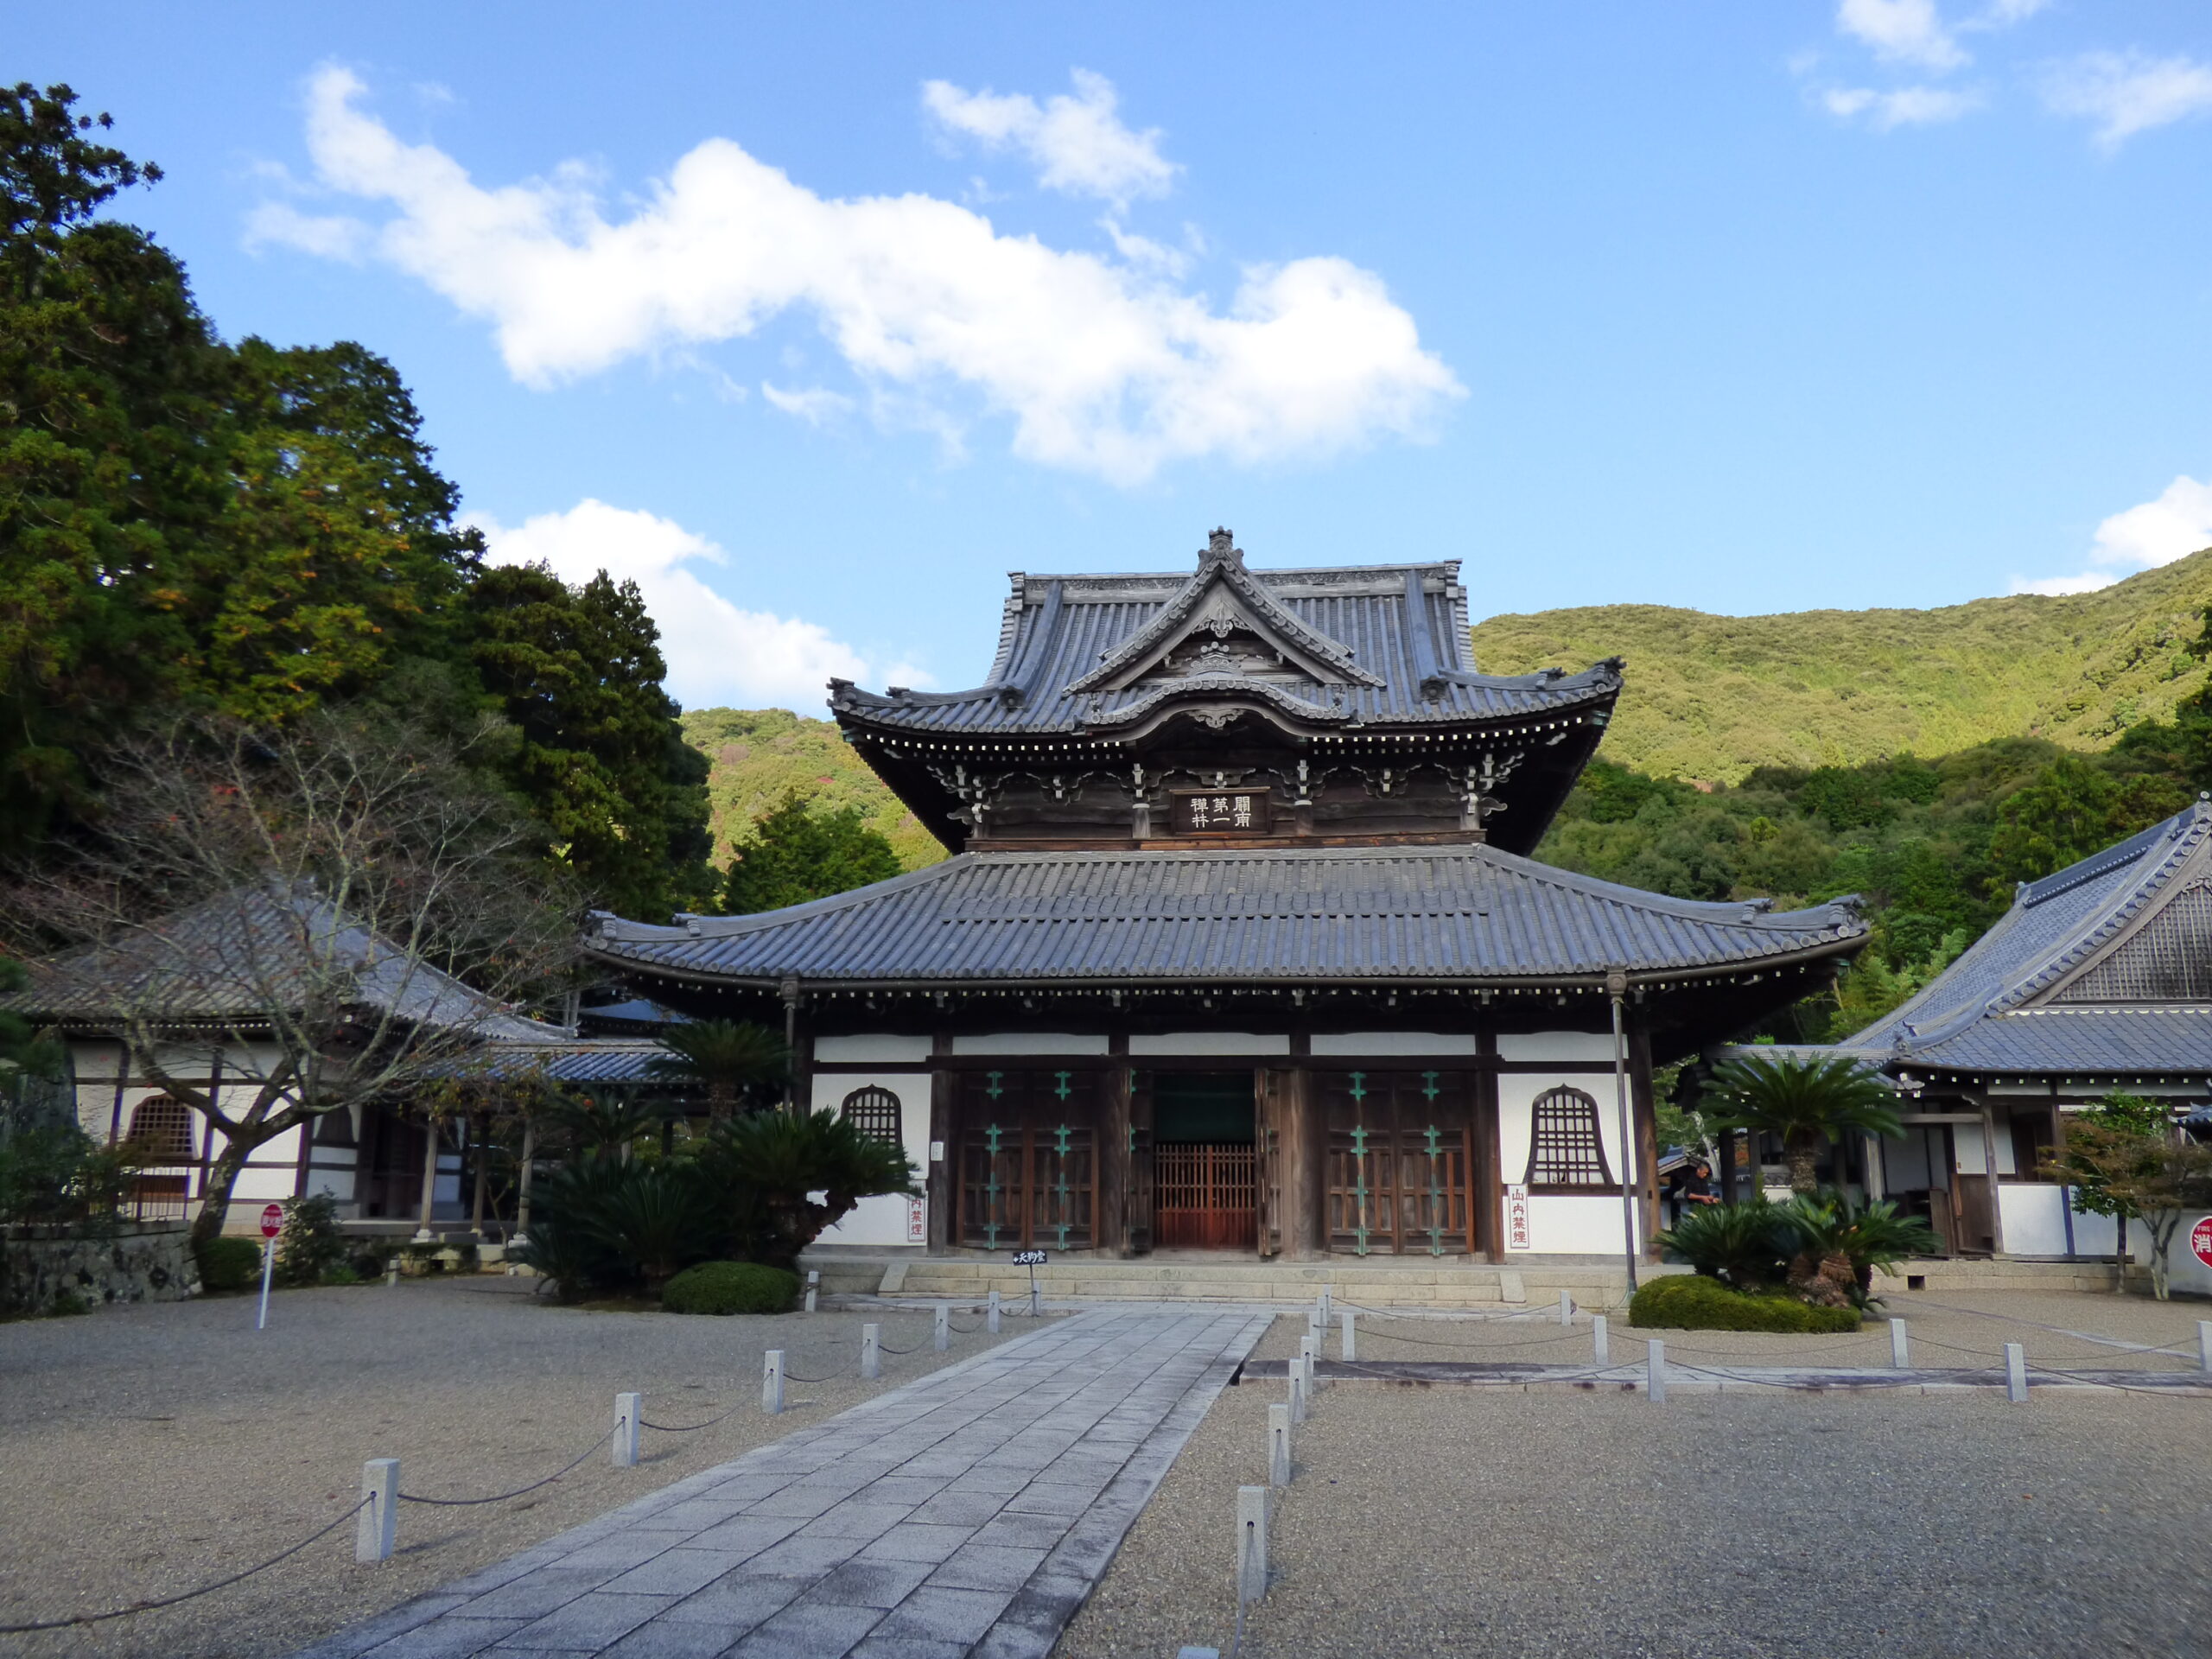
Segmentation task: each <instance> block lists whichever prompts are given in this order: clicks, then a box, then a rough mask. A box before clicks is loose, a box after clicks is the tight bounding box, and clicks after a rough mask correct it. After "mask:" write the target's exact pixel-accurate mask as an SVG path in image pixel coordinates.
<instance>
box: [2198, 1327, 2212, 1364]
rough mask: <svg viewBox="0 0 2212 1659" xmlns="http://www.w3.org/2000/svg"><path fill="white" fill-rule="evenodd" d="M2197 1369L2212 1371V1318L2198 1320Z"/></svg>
mask: <svg viewBox="0 0 2212 1659" xmlns="http://www.w3.org/2000/svg"><path fill="white" fill-rule="evenodd" d="M2196 1369H2197V1370H2200V1371H2212V1319H2199V1320H2198V1321H2197V1322H2196Z"/></svg>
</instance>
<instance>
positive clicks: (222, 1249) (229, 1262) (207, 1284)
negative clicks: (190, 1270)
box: [193, 1238, 261, 1291]
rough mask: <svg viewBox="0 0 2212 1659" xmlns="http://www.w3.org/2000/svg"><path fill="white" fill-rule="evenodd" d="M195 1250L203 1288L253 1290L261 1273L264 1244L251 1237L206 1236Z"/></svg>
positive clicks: (206, 1289)
mask: <svg viewBox="0 0 2212 1659" xmlns="http://www.w3.org/2000/svg"><path fill="white" fill-rule="evenodd" d="M193 1253H194V1255H197V1256H198V1257H199V1258H200V1289H202V1290H204V1291H221V1290H250V1289H251V1288H252V1287H253V1284H254V1281H256V1280H257V1279H259V1278H260V1277H261V1246H260V1245H259V1244H257V1243H255V1242H254V1241H253V1240H252V1239H250V1238H210V1239H203V1240H202V1241H201V1242H200V1243H198V1244H196V1245H194V1247H193Z"/></svg>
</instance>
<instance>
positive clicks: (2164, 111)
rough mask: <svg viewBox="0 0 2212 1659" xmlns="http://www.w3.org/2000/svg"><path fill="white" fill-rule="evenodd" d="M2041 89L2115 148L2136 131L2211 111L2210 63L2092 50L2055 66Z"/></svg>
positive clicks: (2099, 140) (2099, 139)
mask: <svg viewBox="0 0 2212 1659" xmlns="http://www.w3.org/2000/svg"><path fill="white" fill-rule="evenodd" d="M2043 92H2044V102H2045V103H2046V104H2048V105H2050V107H2051V108H2052V109H2053V110H2055V111H2057V112H2058V113H2059V114H2061V115H2077V116H2082V117H2085V118H2088V119H2089V120H2093V121H2094V122H2096V123H2097V124H2098V125H2097V130H2096V134H2095V138H2096V142H2097V143H2098V144H2099V145H2100V146H2101V148H2103V149H2107V150H2111V149H2118V148H2119V147H2120V145H2121V144H2122V143H2126V141H2127V140H2128V139H2129V138H2131V137H2133V136H2134V135H2135V134H2137V133H2139V132H2146V131H2148V130H2150V129H2152V127H2163V126H2165V125H2166V124H2169V123H2170V122H2174V121H2180V120H2184V119H2186V118H2189V117H2190V116H2197V115H2203V114H2205V113H2206V112H2208V111H2212V64H2208V63H2200V62H2198V61H2196V60H2195V59H2193V58H2180V57H2175V58H2153V57H2151V56H2148V55H2147V54H2144V53H2140V52H2091V53H2088V54H2084V55H2082V56H2081V57H2078V58H2075V59H2073V60H2070V61H2069V62H2066V63H2063V64H2059V65H2057V66H2056V67H2053V68H2052V69H2051V70H2050V72H2049V73H2047V74H2046V75H2045V76H2044V88H2043Z"/></svg>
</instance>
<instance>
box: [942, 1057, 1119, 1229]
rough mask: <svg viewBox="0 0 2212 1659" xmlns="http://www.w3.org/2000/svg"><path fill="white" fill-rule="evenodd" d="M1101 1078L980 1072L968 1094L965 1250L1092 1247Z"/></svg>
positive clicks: (970, 1080) (963, 1153)
mask: <svg viewBox="0 0 2212 1659" xmlns="http://www.w3.org/2000/svg"><path fill="white" fill-rule="evenodd" d="M1096 1084H1097V1079H1096V1076H1095V1075H1094V1074H1092V1073H1090V1072H1084V1071H981V1072H976V1073H973V1074H970V1075H969V1077H966V1078H964V1079H963V1083H962V1089H961V1096H962V1099H961V1128H960V1190H959V1205H960V1225H959V1239H960V1242H961V1243H963V1244H965V1245H969V1246H971V1247H974V1248H976V1249H986V1250H1010V1249H1058V1250H1080V1249H1090V1247H1091V1246H1092V1245H1094V1244H1095V1243H1097V1238H1098V1184H1097V1165H1098V1159H1097V1134H1096V1125H1095V1122H1094V1120H1095V1117H1096V1097H1097V1086H1096Z"/></svg>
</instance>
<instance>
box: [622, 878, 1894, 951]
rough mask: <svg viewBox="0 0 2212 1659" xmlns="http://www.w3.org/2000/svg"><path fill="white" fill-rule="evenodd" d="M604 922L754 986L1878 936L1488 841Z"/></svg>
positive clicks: (952, 883) (879, 889)
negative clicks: (1618, 877) (1549, 860)
mask: <svg viewBox="0 0 2212 1659" xmlns="http://www.w3.org/2000/svg"><path fill="white" fill-rule="evenodd" d="M594 930H595V931H593V932H592V933H591V934H590V936H589V937H588V941H587V943H588V946H589V948H590V949H591V950H593V951H594V953H595V954H597V955H599V956H601V957H603V958H605V959H607V960H608V961H611V962H615V963H625V964H629V965H633V966H637V967H640V968H652V969H658V970H659V971H663V972H666V973H670V974H673V975H676V976H683V977H691V978H696V979H702V980H721V981H734V982H749V983H756V984H769V983H773V982H776V981H779V980H781V979H784V978H798V979H800V980H802V981H806V982H816V983H821V982H849V983H855V984H860V983H910V984H911V983H917V982H920V983H927V982H942V983H946V984H958V983H976V982H1001V983H1004V982H1021V981H1027V980H1034V981H1052V982H1106V983H1116V982H1120V983H1141V982H1160V981H1166V982H1177V983H1198V984H1203V983H1234V982H1274V983H1282V982H1311V981H1383V982H1388V981H1421V980H1446V981H1457V980H1500V981H1503V980H1510V979H1543V978H1548V977H1550V978H1556V977H1559V976H1587V975H1592V974H1600V973H1604V972H1605V971H1607V970H1608V969H1612V968H1617V967H1619V968H1625V969H1629V970H1630V971H1631V972H1638V973H1659V972H1664V971H1668V970H1676V969H1680V970H1695V969H1712V968H1720V967H1728V966H1734V965H1739V964H1757V963H1762V962H1765V961H1770V960H1772V959H1775V958H1779V957H1790V956H1796V955H1800V954H1805V953H1827V952H1841V951H1847V950H1850V949H1852V948H1853V946H1854V945H1855V944H1857V942H1858V941H1859V940H1860V939H1861V938H1864V936H1865V933H1866V924H1865V921H1864V920H1863V918H1861V917H1860V915H1859V912H1858V910H1857V908H1856V907H1855V906H1853V905H1852V904H1850V903H1848V902H1839V903H1837V904H1833V905H1826V906H1821V907H1819V908H1817V909H1814V910H1806V911H1796V912H1786V913H1781V914H1776V913H1771V912H1765V911H1764V910H1762V909H1761V908H1759V907H1758V906H1756V905H1747V904H1734V903H1731V904H1699V903H1694V902H1692V901H1690V900H1687V899H1668V898H1663V897H1662V896H1660V895H1658V894H1656V893H1641V892H1638V891H1637V890H1636V889H1635V888H1632V887H1618V886H1615V885H1614V884H1612V883H1611V882H1606V881H1599V880H1594V879H1592V878H1591V877H1587V876H1580V875H1573V874H1568V873H1567V872H1566V871H1563V870H1557V869H1554V868H1550V867H1549V866H1548V865H1542V864H1538V863H1535V862H1534V861H1531V860H1529V859H1525V858H1520V857H1516V856H1515V855H1512V854H1510V853H1505V852H1501V851H1499V850H1497V849H1495V848H1491V847H1486V846H1479V845H1477V846H1467V845H1457V846H1450V847H1398V848H1287V849H1265V850H1234V851H1232V850H1226V849H1223V850H1205V851H1190V852H1181V851H1178V852H1078V853H968V854H962V855H958V856H957V857H954V858H950V859H948V860H946V861H944V863H942V864H938V865H933V866H931V868H928V869H925V870H919V871H917V872H915V873H913V874H910V875H903V876H899V877H897V878H894V879H893V880H889V881H885V882H880V883H878V884H877V885H875V886H874V887H862V888H861V889H859V890H858V891H856V892H854V893H843V894H840V895H839V896H837V897H836V898H832V899H817V900H816V901H815V902H813V903H811V904H806V905H798V906H793V907H791V909H788V910H781V911H772V912H767V913H766V914H765V915H760V916H742V917H702V918H691V919H690V920H688V921H687V922H686V923H685V924H683V925H678V926H675V927H653V926H649V925H645V924H642V923H637V922H630V921H625V920H622V919H620V918H616V917H613V916H607V915H605V914H603V913H602V914H600V915H597V916H595V917H594Z"/></svg>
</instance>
